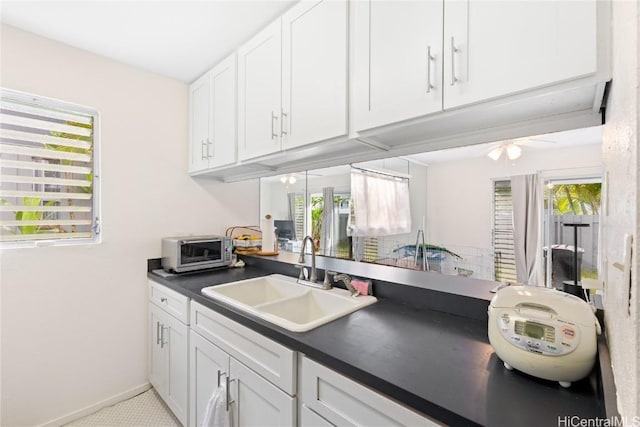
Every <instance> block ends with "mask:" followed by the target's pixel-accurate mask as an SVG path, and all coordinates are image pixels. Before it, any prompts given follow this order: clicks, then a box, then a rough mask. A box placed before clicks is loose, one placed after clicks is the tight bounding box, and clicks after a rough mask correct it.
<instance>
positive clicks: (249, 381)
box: [230, 358, 296, 427]
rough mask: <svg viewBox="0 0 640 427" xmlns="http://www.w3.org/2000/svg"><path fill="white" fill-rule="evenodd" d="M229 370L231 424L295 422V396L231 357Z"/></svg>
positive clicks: (282, 423) (256, 424)
mask: <svg viewBox="0 0 640 427" xmlns="http://www.w3.org/2000/svg"><path fill="white" fill-rule="evenodd" d="M230 372H231V374H230V378H231V381H232V382H231V383H230V384H231V395H232V396H234V404H233V405H232V406H233V409H234V414H233V415H234V416H233V425H234V426H236V427H244V426H265V427H266V426H273V427H280V426H293V425H295V421H296V398H295V397H292V396H289V395H288V394H286V393H285V392H283V391H282V390H280V389H278V388H277V387H276V386H274V385H273V384H271V383H270V382H269V381H267V380H265V379H264V378H262V377H261V376H260V375H258V374H256V373H255V372H253V371H252V370H251V369H249V368H247V367H246V366H244V365H243V364H242V363H240V362H238V361H237V360H235V359H234V358H231V367H230Z"/></svg>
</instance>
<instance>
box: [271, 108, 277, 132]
mask: <svg viewBox="0 0 640 427" xmlns="http://www.w3.org/2000/svg"><path fill="white" fill-rule="evenodd" d="M276 120H278V116H276V115H275V114H274V113H273V111H272V112H271V139H274V138H276V137H277V136H278V134H277V133H276V131H275V130H274V126H273V122H274V121H276Z"/></svg>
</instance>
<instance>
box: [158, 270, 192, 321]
mask: <svg viewBox="0 0 640 427" xmlns="http://www.w3.org/2000/svg"><path fill="white" fill-rule="evenodd" d="M149 301H151V302H152V303H154V304H156V305H157V306H158V307H160V308H162V309H163V310H164V311H166V312H167V313H169V314H170V315H172V316H173V317H175V318H176V319H178V320H179V321H181V322H182V323H184V324H185V325H188V324H189V298H187V297H185V296H184V295H181V294H179V293H178V292H176V291H174V290H171V289H169V288H167V287H166V286H162V285H160V284H159V283H156V282H154V281H151V280H149Z"/></svg>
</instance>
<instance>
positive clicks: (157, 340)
mask: <svg viewBox="0 0 640 427" xmlns="http://www.w3.org/2000/svg"><path fill="white" fill-rule="evenodd" d="M157 344H160V322H156V345H157Z"/></svg>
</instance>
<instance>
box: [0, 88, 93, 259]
mask: <svg viewBox="0 0 640 427" xmlns="http://www.w3.org/2000/svg"><path fill="white" fill-rule="evenodd" d="M0 97H1V98H2V99H3V100H7V101H9V102H11V101H13V102H17V103H24V104H31V105H34V106H40V107H42V108H50V109H59V110H66V111H69V112H72V113H80V114H84V115H90V116H92V117H93V126H92V131H93V132H92V162H91V165H92V166H91V169H92V174H93V177H92V186H91V187H92V199H91V209H92V210H91V214H92V215H91V221H92V224H91V227H90V229H91V237H69V238H63V239H38V240H19V241H0V250H5V249H13V248H29V247H44V246H75V245H93V244H99V243H102V203H101V201H102V199H101V181H102V179H101V176H102V174H101V168H100V159H101V153H100V146H101V144H100V129H101V127H100V112H99V111H98V110H97V109H96V108H91V107H87V106H84V105H80V104H75V103H71V102H67V101H61V100H58V99H54V98H49V97H45V96H41V95H34V94H30V93H26V92H21V91H17V90H13V89H8V88H5V87H0ZM1 160H2V159H0V161H1ZM70 234H71V236H72V233H70Z"/></svg>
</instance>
